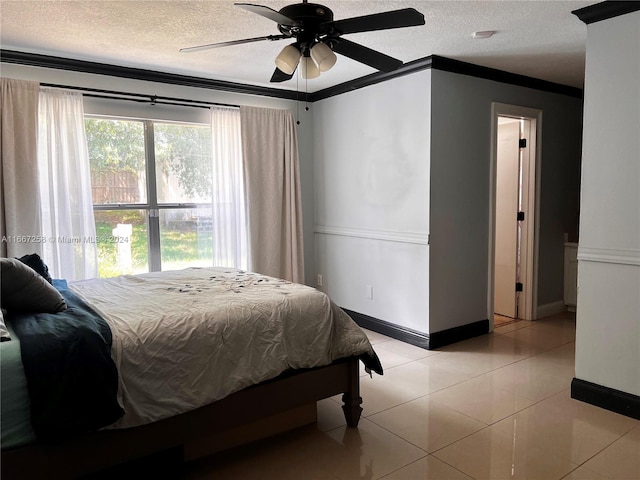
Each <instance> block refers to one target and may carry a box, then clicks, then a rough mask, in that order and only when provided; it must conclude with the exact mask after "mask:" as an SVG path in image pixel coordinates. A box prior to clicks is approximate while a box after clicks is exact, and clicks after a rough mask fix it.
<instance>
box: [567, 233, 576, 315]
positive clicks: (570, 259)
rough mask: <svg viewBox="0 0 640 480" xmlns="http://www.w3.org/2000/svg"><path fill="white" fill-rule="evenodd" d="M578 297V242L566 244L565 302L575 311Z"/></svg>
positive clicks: (570, 309)
mask: <svg viewBox="0 0 640 480" xmlns="http://www.w3.org/2000/svg"><path fill="white" fill-rule="evenodd" d="M577 298H578V244H577V243H572V242H565V244H564V303H565V305H567V307H569V311H571V312H575V310H576V301H577Z"/></svg>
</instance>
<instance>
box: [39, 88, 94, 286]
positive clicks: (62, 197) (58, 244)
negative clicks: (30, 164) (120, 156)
mask: <svg viewBox="0 0 640 480" xmlns="http://www.w3.org/2000/svg"><path fill="white" fill-rule="evenodd" d="M38 166H39V172H40V174H39V180H40V197H41V212H42V233H43V235H44V236H46V237H47V238H48V241H47V242H46V243H45V244H44V245H43V247H44V257H43V258H44V260H45V263H47V266H48V267H49V270H50V272H51V275H52V276H53V277H54V278H65V279H67V280H78V279H83V278H92V277H97V275H98V267H97V259H98V254H97V243H96V226H95V220H94V216H93V202H92V199H91V176H90V171H89V151H88V148H87V140H86V135H85V130H84V108H83V104H82V95H80V94H76V93H71V92H64V91H60V90H53V89H41V91H40V100H39V125H38Z"/></svg>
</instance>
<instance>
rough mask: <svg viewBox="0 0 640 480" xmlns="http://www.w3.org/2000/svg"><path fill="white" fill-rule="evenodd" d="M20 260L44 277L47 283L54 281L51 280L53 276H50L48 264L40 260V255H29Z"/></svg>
mask: <svg viewBox="0 0 640 480" xmlns="http://www.w3.org/2000/svg"><path fill="white" fill-rule="evenodd" d="M18 260H20V261H21V262H22V263H24V264H25V265H29V266H30V267H31V268H33V269H34V270H35V271H36V272H38V273H39V274H40V275H42V278H44V279H45V280H46V281H47V282H49V283H52V281H53V280H52V279H51V275H49V267H47V264H46V263H44V261H43V260H42V259H41V258H40V255H38V254H37V253H31V254H29V255H24V256H23V257H20V258H19V259H18Z"/></svg>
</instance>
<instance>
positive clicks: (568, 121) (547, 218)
mask: <svg viewBox="0 0 640 480" xmlns="http://www.w3.org/2000/svg"><path fill="white" fill-rule="evenodd" d="M431 86H432V94H431V96H432V102H431V172H430V174H431V177H430V182H431V200H430V205H431V211H430V218H431V225H430V233H431V251H430V278H431V280H430V289H431V291H430V295H429V296H430V299H431V301H430V313H429V318H430V331H431V332H437V331H440V330H444V329H447V328H452V327H455V326H460V325H465V324H468V323H471V322H474V321H478V320H482V319H484V318H486V316H487V288H488V255H489V254H488V251H489V246H488V240H489V230H488V224H489V180H490V179H489V169H490V148H491V121H492V117H491V104H492V102H499V103H506V104H512V105H518V106H523V107H529V108H536V109H541V110H542V111H543V114H542V118H543V120H542V165H541V179H540V182H541V198H540V225H539V226H538V228H539V233H540V244H539V245H540V246H539V276H538V305H545V304H549V303H553V302H557V301H561V300H562V299H563V276H564V273H563V254H564V246H563V243H564V233H565V232H575V231H576V225H577V219H578V211H577V205H578V201H577V185H578V184H579V178H580V151H581V143H580V142H581V124H582V101H581V100H579V99H575V98H571V97H566V96H563V95H557V94H552V93H546V92H542V91H538V90H533V89H529V88H524V87H518V86H513V85H506V84H503V83H498V82H494V81H490V80H483V79H479V78H475V77H470V76H465V75H459V74H454V73H449V72H443V71H438V70H434V71H433V73H432V84H431Z"/></svg>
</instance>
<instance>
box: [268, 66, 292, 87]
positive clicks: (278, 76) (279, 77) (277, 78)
mask: <svg viewBox="0 0 640 480" xmlns="http://www.w3.org/2000/svg"><path fill="white" fill-rule="evenodd" d="M294 73H296V71H295V70H294V71H293V72H292V73H291V75H288V74H286V73H284V72H283V71H282V70H280V69H279V68H276V69H275V70H274V71H273V75H272V76H271V80H270V81H271V82H273V83H280V82H286V81H287V80H291V79H292V78H293V74H294Z"/></svg>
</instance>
